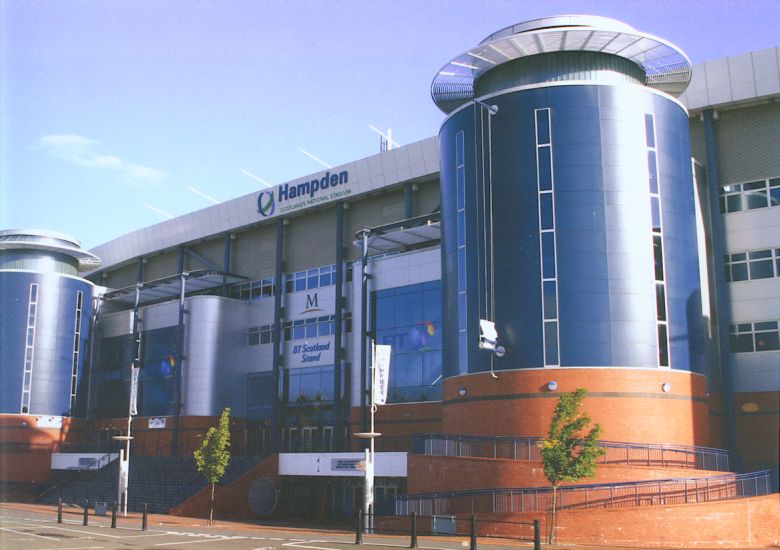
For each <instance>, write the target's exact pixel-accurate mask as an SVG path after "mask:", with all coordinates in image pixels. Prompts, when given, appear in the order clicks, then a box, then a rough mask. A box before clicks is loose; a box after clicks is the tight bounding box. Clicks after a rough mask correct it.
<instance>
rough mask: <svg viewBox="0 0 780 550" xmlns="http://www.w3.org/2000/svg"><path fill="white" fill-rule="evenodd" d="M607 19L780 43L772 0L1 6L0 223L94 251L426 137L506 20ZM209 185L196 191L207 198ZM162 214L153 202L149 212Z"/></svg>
mask: <svg viewBox="0 0 780 550" xmlns="http://www.w3.org/2000/svg"><path fill="white" fill-rule="evenodd" d="M572 13H582V14H593V15H603V16H607V17H613V18H616V19H620V20H622V21H624V22H626V23H628V24H630V25H632V26H634V27H635V28H637V29H638V30H640V31H644V32H648V33H651V34H655V35H657V36H660V37H662V38H665V39H667V40H670V41H671V42H673V43H675V44H677V45H678V46H679V47H681V48H682V49H683V50H684V51H685V52H686V53H687V54H688V55H689V57H690V58H691V59H692V61H693V62H694V63H698V62H702V61H706V60H709V59H715V58H719V57H723V56H727V55H734V54H739V53H744V52H747V51H752V50H758V49H763V48H767V47H771V46H775V45H778V44H780V32H779V31H778V29H779V28H780V0H742V1H737V0H733V1H727V0H720V1H710V0H676V1H667V0H644V1H640V0H634V1H629V0H622V1H609V0H600V1H578V2H575V1H556V0H517V1H509V0H479V1H471V0H469V1H466V0H418V1H411V0H373V1H370V0H363V1H347V0H328V1H326V0H287V1H281V0H280V1H270V0H269V1H262V0H257V1H248V0H224V1H216V0H200V1H198V0H187V1H185V0H155V1H143V0H135V1H129V0H111V1H109V0H89V1H82V0H68V1H65V0H60V1H55V0H46V1H43V0H0V55H1V58H0V132H1V135H0V139H1V141H0V229H2V228H42V229H51V230H55V231H61V232H64V233H68V234H71V235H72V236H74V237H76V238H78V239H81V241H82V243H83V245H84V246H85V247H87V248H91V247H93V246H95V245H97V244H100V243H102V242H105V241H107V240H110V239H113V238H115V237H118V236H120V235H123V234H125V233H128V232H130V231H132V230H135V229H139V228H141V227H145V226H148V225H152V224H155V223H158V222H161V221H164V220H165V219H167V218H166V217H165V215H164V214H163V213H167V214H170V215H173V216H178V215H181V214H185V213H187V212H191V211H193V210H197V209H200V208H205V207H208V206H210V205H211V204H212V201H211V199H216V200H218V201H224V200H228V199H231V198H234V197H237V196H240V195H244V194H247V193H250V192H253V191H256V190H257V189H260V188H262V187H263V184H262V183H260V182H258V181H256V180H255V179H252V178H251V177H249V176H247V175H246V174H244V173H243V172H242V170H246V171H248V172H250V173H252V174H254V175H256V176H258V177H260V178H262V179H264V180H266V181H268V182H270V183H271V184H278V183H281V182H284V181H288V180H290V179H293V178H296V177H300V176H304V175H307V174H310V173H312V172H317V171H320V170H321V169H323V167H322V165H321V164H319V163H318V162H316V161H315V160H313V159H312V158H310V157H309V156H307V155H306V154H304V153H302V152H301V149H303V150H305V151H307V152H309V153H311V154H313V155H315V156H316V157H318V158H320V159H322V160H323V161H325V162H327V163H329V164H331V165H338V164H341V163H344V162H349V161H351V160H355V159H358V158H362V157H364V156H368V155H371V154H374V153H376V152H378V150H379V136H378V135H377V134H375V133H374V132H373V131H372V130H370V129H369V124H371V125H374V126H375V127H377V128H381V129H386V128H392V129H393V137H394V139H395V140H396V141H398V142H399V143H401V144H406V143H411V142H414V141H418V140H420V139H424V138H427V137H430V136H433V135H435V134H436V133H437V132H438V128H439V124H440V122H441V121H442V119H443V115H442V114H441V113H440V112H439V111H438V110H437V109H436V107H435V106H434V105H433V103H432V101H431V99H430V83H431V80H432V79H433V77H434V75H435V74H436V72H437V71H438V70H439V69H440V68H441V66H442V65H444V63H445V62H447V61H448V60H449V59H450V58H452V57H454V56H455V55H457V54H459V53H461V52H462V51H463V50H465V49H467V48H469V47H470V46H472V45H474V44H476V43H477V42H479V41H480V40H482V39H483V38H485V37H486V36H487V35H489V34H490V33H492V32H494V31H496V30H498V29H500V28H503V27H505V26H508V25H510V24H513V23H517V22H520V21H525V20H527V19H533V18H537V17H542V16H545V15H559V14H572ZM204 195H206V196H204ZM158 211H162V212H163V213H160V212H158Z"/></svg>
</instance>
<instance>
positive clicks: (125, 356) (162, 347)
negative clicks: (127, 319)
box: [95, 327, 177, 418]
mask: <svg viewBox="0 0 780 550" xmlns="http://www.w3.org/2000/svg"><path fill="white" fill-rule="evenodd" d="M176 336H177V328H176V327H166V328H160V329H155V330H149V331H144V332H142V333H141V355H140V357H141V365H140V366H141V372H140V375H139V378H138V414H139V416H165V415H170V414H173V405H174V395H173V393H174V376H175V369H176V363H177V360H176ZM133 355H134V354H133V337H132V335H129V334H127V335H123V336H115V337H113V338H105V339H103V340H102V341H101V342H100V348H99V351H98V363H97V365H96V378H97V381H96V387H97V392H96V398H95V412H96V414H97V416H99V417H104V418H114V417H122V416H127V411H128V395H127V392H128V388H129V385H130V383H129V380H130V364H131V362H132V360H133Z"/></svg>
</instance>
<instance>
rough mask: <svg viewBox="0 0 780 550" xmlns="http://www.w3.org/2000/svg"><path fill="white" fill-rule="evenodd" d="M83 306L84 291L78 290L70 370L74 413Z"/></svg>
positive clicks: (71, 399)
mask: <svg viewBox="0 0 780 550" xmlns="http://www.w3.org/2000/svg"><path fill="white" fill-rule="evenodd" d="M83 306H84V293H83V292H82V291H81V290H79V291H78V292H77V293H76V320H75V323H74V326H73V356H72V358H71V370H70V414H71V416H72V415H73V414H74V412H75V411H74V409H75V408H76V391H77V389H78V375H79V352H80V348H81V316H82V312H83Z"/></svg>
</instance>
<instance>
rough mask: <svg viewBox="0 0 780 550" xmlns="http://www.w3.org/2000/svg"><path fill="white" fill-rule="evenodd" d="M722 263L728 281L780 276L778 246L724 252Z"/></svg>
mask: <svg viewBox="0 0 780 550" xmlns="http://www.w3.org/2000/svg"><path fill="white" fill-rule="evenodd" d="M724 264H725V268H726V281H729V282H733V281H749V280H753V279H770V278H772V277H780V248H775V249H769V250H753V251H751V252H737V253H735V254H726V255H725V256H724Z"/></svg>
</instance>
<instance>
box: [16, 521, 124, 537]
mask: <svg viewBox="0 0 780 550" xmlns="http://www.w3.org/2000/svg"><path fill="white" fill-rule="evenodd" d="M30 521H35V520H30ZM9 523H15V524H18V525H24V526H25V527H33V526H34V527H42V526H41V525H39V524H37V523H24V522H21V521H11V522H9ZM46 528H47V529H57V530H59V531H68V532H70V533H82V534H85V535H95V536H98V537H109V538H112V539H123V538H126V537H123V536H119V535H107V534H105V533H93V532H92V531H82V530H81V529H66V528H65V527H56V526H54V525H47V526H46ZM82 538H85V537H82ZM51 540H60V539H51Z"/></svg>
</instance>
